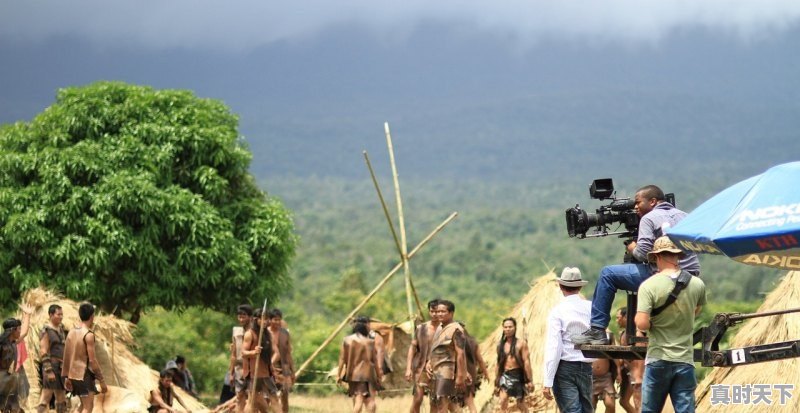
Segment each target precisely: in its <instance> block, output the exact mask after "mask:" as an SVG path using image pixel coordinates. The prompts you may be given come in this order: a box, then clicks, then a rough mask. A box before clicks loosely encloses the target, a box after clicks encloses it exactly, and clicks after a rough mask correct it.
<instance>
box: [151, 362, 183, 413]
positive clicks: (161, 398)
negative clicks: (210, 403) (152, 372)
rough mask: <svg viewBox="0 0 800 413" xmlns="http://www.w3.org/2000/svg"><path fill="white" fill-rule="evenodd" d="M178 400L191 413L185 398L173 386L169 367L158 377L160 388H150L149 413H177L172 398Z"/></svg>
mask: <svg viewBox="0 0 800 413" xmlns="http://www.w3.org/2000/svg"><path fill="white" fill-rule="evenodd" d="M173 399H174V400H177V401H178V403H179V404H180V405H181V406H183V408H184V409H185V410H186V412H187V413H191V411H190V410H189V408H188V407H186V404H185V403H184V402H183V400H182V399H181V398H180V397H179V396H178V395H177V394H176V393H175V390H174V389H173V387H172V372H171V371H169V370H168V369H164V370H161V373H160V374H159V377H158V388H156V389H155V390H150V407H148V408H147V412H148V413H177V412H178V411H177V410H175V409H174V408H173V407H172V400H173Z"/></svg>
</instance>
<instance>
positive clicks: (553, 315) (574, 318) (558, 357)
mask: <svg viewBox="0 0 800 413" xmlns="http://www.w3.org/2000/svg"><path fill="white" fill-rule="evenodd" d="M586 283H587V281H585V280H583V279H581V271H580V270H579V269H578V268H575V267H565V268H564V270H563V271H562V272H561V277H560V278H559V279H558V284H559V287H560V288H561V293H562V294H563V295H564V299H563V300H562V301H561V302H560V303H559V304H558V305H556V306H555V307H553V309H552V310H551V311H550V315H549V316H548V317H547V340H546V344H545V352H544V389H543V390H542V394H543V395H544V397H545V398H546V399H547V400H552V399H553V396H555V399H556V404H558V409H559V410H560V411H561V412H563V413H591V412H592V411H593V409H592V400H591V397H592V362H593V361H594V359H590V358H586V357H584V356H583V353H581V351H580V350H576V349H575V344H574V343H573V342H572V336H573V335H575V334H576V333H578V334H579V333H580V332H581V331H585V330H586V329H587V328H589V319H590V317H591V313H592V302H591V301H588V300H585V299H583V297H582V296H581V295H580V291H581V288H583V286H584V285H586ZM551 389H552V390H551Z"/></svg>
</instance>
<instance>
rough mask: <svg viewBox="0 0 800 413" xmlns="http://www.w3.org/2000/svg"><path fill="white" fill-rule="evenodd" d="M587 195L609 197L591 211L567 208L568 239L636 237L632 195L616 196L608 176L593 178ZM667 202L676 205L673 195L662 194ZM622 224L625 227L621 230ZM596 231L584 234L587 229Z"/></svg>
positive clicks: (636, 226) (600, 198)
mask: <svg viewBox="0 0 800 413" xmlns="http://www.w3.org/2000/svg"><path fill="white" fill-rule="evenodd" d="M589 196H590V197H591V198H592V199H599V200H601V201H603V200H606V199H610V200H611V202H610V203H609V204H608V205H602V206H601V207H600V208H597V210H595V213H590V212H588V211H586V210H583V209H581V207H580V206H579V205H575V207H574V208H569V209H567V233H568V234H569V236H570V238H574V237H578V238H591V237H605V236H608V235H619V237H620V238H627V239H628V241H626V244H627V242H629V241H631V240H633V239H635V238H636V236H637V234H638V233H639V215H638V214H636V210H635V209H634V206H635V203H636V202H635V201H634V199H633V198H617V197H616V196H615V193H614V181H613V180H612V179H611V178H604V179H595V180H594V181H593V182H592V185H591V186H589ZM665 197H666V200H667V202H669V203H671V204H672V205H675V194H666V195H665ZM614 223H618V224H619V225H618V229H617V230H615V231H612V232H610V226H611V225H612V224H614ZM622 227H624V230H622ZM592 228H594V229H595V231H594V232H592V233H590V234H587V232H589V230H590V229H592Z"/></svg>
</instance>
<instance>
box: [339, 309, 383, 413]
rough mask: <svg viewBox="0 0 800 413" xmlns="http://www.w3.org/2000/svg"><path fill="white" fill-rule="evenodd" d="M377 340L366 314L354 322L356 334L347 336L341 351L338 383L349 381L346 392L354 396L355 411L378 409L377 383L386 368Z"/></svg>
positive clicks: (372, 412) (373, 410) (371, 411)
mask: <svg viewBox="0 0 800 413" xmlns="http://www.w3.org/2000/svg"><path fill="white" fill-rule="evenodd" d="M377 356H378V354H377V350H376V348H375V340H374V339H372V338H370V337H369V327H368V324H367V323H366V322H364V317H358V318H356V320H355V321H354V322H353V334H350V335H349V336H347V337H345V338H344V341H343V342H342V348H341V350H340V351H339V377H338V380H337V382H338V383H343V382H344V383H347V394H348V395H349V396H350V397H352V398H353V413H359V412H361V410H362V409H363V408H366V410H367V412H368V413H375V410H376V408H377V406H376V404H375V402H376V400H375V399H376V396H377V394H378V383H380V382H381V380H382V379H383V372H382V371H381V369H380V368H379V366H378V357H377Z"/></svg>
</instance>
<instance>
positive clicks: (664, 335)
mask: <svg viewBox="0 0 800 413" xmlns="http://www.w3.org/2000/svg"><path fill="white" fill-rule="evenodd" d="M677 277H678V273H673V272H671V271H666V272H660V273H656V274H653V275H652V276H651V277H650V278H648V279H646V280H645V281H644V282H643V283H642V285H640V286H639V298H638V308H637V311H638V312H642V313H647V314H650V312H651V311H653V309H654V308H658V307H659V306H661V305H663V304H664V303H665V302H666V301H667V297H668V296H669V293H670V292H672V289H673V288H675V278H677ZM705 303H706V285H705V283H703V280H701V279H700V278H697V277H692V279H691V280H690V281H689V284H688V285H687V286H686V288H684V289H683V291H681V293H680V294H678V299H677V300H675V302H674V303H672V304H671V305H670V306H669V307H667V308H665V309H664V311H662V312H661V314H659V315H657V316H653V317H650V334H648V337H649V342H648V344H647V359H648V361H650V360H665V361H672V362H681V363H688V364H694V350H693V347H694V346H693V345H692V335H693V333H694V331H693V329H694V309H695V307H697V306H699V305H704V304H705Z"/></svg>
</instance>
